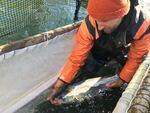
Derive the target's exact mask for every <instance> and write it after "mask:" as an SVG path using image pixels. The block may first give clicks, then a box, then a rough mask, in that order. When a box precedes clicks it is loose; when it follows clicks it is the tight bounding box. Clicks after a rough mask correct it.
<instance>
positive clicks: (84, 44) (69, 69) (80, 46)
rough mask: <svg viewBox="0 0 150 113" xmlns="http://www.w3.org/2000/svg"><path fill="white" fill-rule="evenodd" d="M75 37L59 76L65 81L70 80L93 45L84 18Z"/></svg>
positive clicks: (68, 81)
mask: <svg viewBox="0 0 150 113" xmlns="http://www.w3.org/2000/svg"><path fill="white" fill-rule="evenodd" d="M75 38H76V44H75V47H74V49H73V51H72V53H71V55H70V57H69V58H68V61H67V63H66V64H65V65H64V68H63V70H62V71H61V72H60V76H59V79H61V80H63V81H64V82H67V83H70V82H71V81H72V79H73V78H74V76H75V75H76V73H77V72H78V70H79V69H80V67H81V66H82V65H83V64H84V61H85V59H86V58H87V56H88V54H89V51H90V49H91V48H92V46H93V41H92V40H93V39H92V37H91V35H90V34H89V32H88V29H87V26H86V23H85V20H83V22H82V24H81V25H80V27H79V30H78V32H77V35H76V36H75Z"/></svg>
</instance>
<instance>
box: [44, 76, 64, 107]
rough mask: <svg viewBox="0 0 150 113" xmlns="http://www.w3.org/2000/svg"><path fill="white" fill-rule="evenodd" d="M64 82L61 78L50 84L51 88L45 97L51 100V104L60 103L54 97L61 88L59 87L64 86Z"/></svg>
mask: <svg viewBox="0 0 150 113" xmlns="http://www.w3.org/2000/svg"><path fill="white" fill-rule="evenodd" d="M64 84H65V83H64V82H63V81H62V80H59V79H58V80H57V81H56V82H55V83H54V85H53V86H52V90H51V92H50V94H49V96H48V97H47V100H48V101H50V102H51V104H53V105H60V104H61V103H60V102H59V100H57V99H56V98H55V97H56V95H57V94H58V92H59V91H60V90H61V88H62V87H63V86H64Z"/></svg>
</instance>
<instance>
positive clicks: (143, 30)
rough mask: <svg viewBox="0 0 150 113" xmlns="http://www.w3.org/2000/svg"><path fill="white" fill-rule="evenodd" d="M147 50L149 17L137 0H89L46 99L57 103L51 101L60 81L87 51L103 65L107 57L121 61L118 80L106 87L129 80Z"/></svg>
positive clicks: (72, 72) (64, 80) (67, 77)
mask: <svg viewBox="0 0 150 113" xmlns="http://www.w3.org/2000/svg"><path fill="white" fill-rule="evenodd" d="M130 44H131V45H130ZM129 46H130V47H129ZM128 48H129V50H128ZM149 49H150V21H149V16H148V15H147V13H146V11H145V10H144V8H141V6H140V4H139V1H138V0H89V1H88V16H87V17H86V19H85V20H83V22H82V24H81V26H80V28H79V30H78V33H77V35H76V46H75V48H74V49H73V52H72V53H71V56H70V57H69V59H68V62H67V63H66V65H65V66H64V68H63V70H62V71H61V74H60V76H59V78H58V80H57V81H56V83H55V84H54V85H53V88H52V91H51V93H50V95H49V97H48V100H49V101H50V102H51V103H52V104H55V105H57V104H59V103H58V101H57V100H55V96H56V94H57V93H58V91H59V90H60V88H61V87H62V86H63V85H64V84H66V83H70V82H71V81H72V80H73V78H74V77H75V75H76V73H77V72H78V70H79V69H80V67H81V66H83V65H84V63H85V60H86V59H87V56H88V55H89V53H91V54H92V56H93V58H94V59H96V61H97V62H99V61H100V62H101V61H104V63H101V64H103V65H104V64H105V63H106V62H107V61H109V59H110V58H116V59H119V60H121V61H125V63H124V62H123V63H122V64H123V68H122V70H121V72H120V73H118V79H117V80H116V81H113V82H111V83H108V84H106V86H107V87H120V86H121V85H122V84H123V83H125V82H127V83H128V82H130V80H131V79H132V77H133V75H134V73H135V71H136V70H137V68H138V66H139V64H140V63H141V62H142V61H143V59H144V56H145V55H146V54H147V53H148V51H149ZM126 51H127V52H128V59H127V60H126V59H125V55H126ZM124 59H125V60H124Z"/></svg>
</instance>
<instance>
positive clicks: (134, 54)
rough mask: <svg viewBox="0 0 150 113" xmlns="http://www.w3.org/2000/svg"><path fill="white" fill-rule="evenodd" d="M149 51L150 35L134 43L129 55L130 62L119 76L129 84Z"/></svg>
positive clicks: (128, 61)
mask: <svg viewBox="0 0 150 113" xmlns="http://www.w3.org/2000/svg"><path fill="white" fill-rule="evenodd" d="M149 50H150V33H149V34H147V35H145V36H144V37H143V38H142V39H140V40H136V41H134V42H133V43H132V45H131V47H130V50H129V53H128V60H127V62H126V64H125V66H124V67H123V69H122V70H121V72H120V74H119V76H120V78H121V79H123V80H124V81H126V82H129V81H130V80H131V79H132V77H133V75H134V73H135V72H136V70H137V68H138V67H139V65H140V63H141V62H142V61H143V59H144V56H145V55H146V54H147V53H148V51H149Z"/></svg>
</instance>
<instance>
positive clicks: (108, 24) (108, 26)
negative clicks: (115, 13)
mask: <svg viewBox="0 0 150 113" xmlns="http://www.w3.org/2000/svg"><path fill="white" fill-rule="evenodd" d="M95 20H96V22H97V25H98V30H99V31H101V30H103V31H104V32H105V33H107V34H110V33H112V32H113V31H114V30H115V29H116V28H117V27H118V26H119V24H120V23H121V21H122V17H121V18H117V19H113V20H107V21H101V20H97V19H95Z"/></svg>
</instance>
